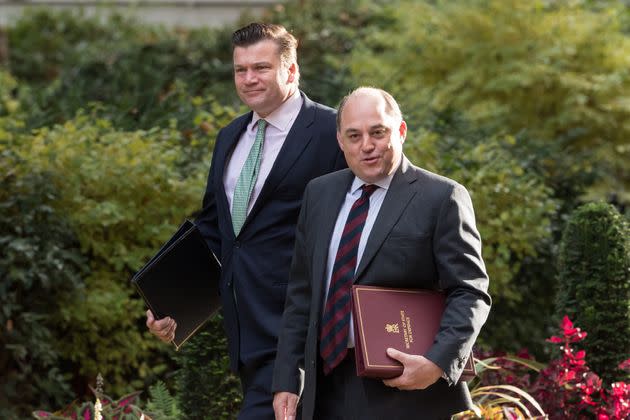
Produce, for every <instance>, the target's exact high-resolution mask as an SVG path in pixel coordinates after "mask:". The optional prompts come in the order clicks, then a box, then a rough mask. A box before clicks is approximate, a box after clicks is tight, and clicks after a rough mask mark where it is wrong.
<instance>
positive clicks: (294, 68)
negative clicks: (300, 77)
mask: <svg viewBox="0 0 630 420" xmlns="http://www.w3.org/2000/svg"><path fill="white" fill-rule="evenodd" d="M287 70H288V71H289V77H288V78H287V83H293V82H295V77H296V74H297V64H296V63H291V65H290V66H289V68H288V69H287Z"/></svg>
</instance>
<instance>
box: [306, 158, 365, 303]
mask: <svg viewBox="0 0 630 420" xmlns="http://www.w3.org/2000/svg"><path fill="white" fill-rule="evenodd" d="M353 179H354V174H353V173H352V172H350V171H349V170H344V178H343V180H342V181H340V182H337V183H335V185H334V187H333V188H330V189H329V190H328V191H330V193H329V194H327V195H325V196H324V197H320V198H318V201H321V202H322V203H326V204H325V205H323V206H321V207H322V212H321V214H319V215H318V217H317V218H316V223H314V224H313V226H310V227H309V228H310V229H312V232H314V234H315V237H316V240H315V248H314V251H313V261H312V264H313V265H312V270H313V284H312V289H313V297H314V298H315V301H317V302H321V301H322V299H323V296H324V288H325V287H326V268H327V266H328V249H329V248H330V241H331V238H332V235H333V230H334V229H335V223H336V222H337V217H338V215H339V210H340V209H341V206H342V205H343V202H344V200H345V197H346V193H347V192H348V189H349V188H350V184H351V183H352V180H353ZM319 310H321V308H318V311H319ZM318 313H319V312H318Z"/></svg>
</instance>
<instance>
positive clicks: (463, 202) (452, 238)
mask: <svg viewBox="0 0 630 420" xmlns="http://www.w3.org/2000/svg"><path fill="white" fill-rule="evenodd" d="M433 242H434V243H433V249H434V253H435V261H436V265H437V270H438V276H439V278H438V280H439V286H440V288H441V289H443V290H445V291H446V294H447V298H446V308H445V311H444V315H443V316H442V322H441V325H440V330H439V332H438V335H437V337H436V340H435V343H434V345H433V346H432V347H431V348H430V349H429V351H428V352H427V354H426V357H427V358H428V359H429V360H431V361H433V362H434V363H435V364H437V365H438V366H439V367H441V368H442V370H443V371H444V372H445V374H446V376H447V377H448V378H449V380H450V382H451V383H456V382H457V381H458V379H459V377H460V375H461V372H462V370H463V367H464V363H465V361H466V357H467V356H468V354H469V353H470V350H471V348H472V346H473V344H474V342H475V340H476V338H477V335H478V334H479V331H480V329H481V326H482V325H483V324H484V322H485V321H486V318H487V317H488V313H489V311H490V305H491V298H490V295H489V294H488V275H487V274H486V269H485V265H484V262H483V259H482V256H481V238H480V236H479V232H478V231H477V228H476V226H475V215H474V211H473V206H472V202H471V200H470V196H469V194H468V192H467V191H466V189H465V188H464V187H462V186H461V185H459V184H454V185H453V187H452V188H451V189H450V191H449V193H448V194H447V197H446V198H445V200H444V201H443V202H442V205H441V206H440V210H439V214H438V219H437V223H436V227H435V233H434V237H433Z"/></svg>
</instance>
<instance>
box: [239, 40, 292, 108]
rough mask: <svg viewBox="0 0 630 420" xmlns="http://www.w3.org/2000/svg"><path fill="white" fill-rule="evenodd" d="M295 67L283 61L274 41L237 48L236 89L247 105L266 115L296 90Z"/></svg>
mask: <svg viewBox="0 0 630 420" xmlns="http://www.w3.org/2000/svg"><path fill="white" fill-rule="evenodd" d="M296 70H297V65H296V64H295V63H292V64H290V65H287V64H283V63H282V60H281V59H280V54H279V53H278V46H277V45H276V43H275V42H274V41H272V40H263V41H260V42H257V43H256V44H253V45H250V46H247V47H235V48H234V83H235V85H236V92H237V93H238V96H239V97H240V98H241V100H242V101H243V102H244V103H245V105H247V106H248V107H249V108H250V109H252V110H254V111H256V112H257V113H258V115H260V116H261V117H263V118H264V117H266V116H267V115H269V114H271V113H272V112H273V111H275V110H276V108H278V107H279V106H280V105H281V104H282V103H283V102H284V101H285V100H286V99H287V98H288V97H289V96H290V95H291V94H292V93H293V89H294V87H295V83H294V80H295V76H296V74H295V73H296Z"/></svg>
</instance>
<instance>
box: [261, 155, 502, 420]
mask: <svg viewBox="0 0 630 420" xmlns="http://www.w3.org/2000/svg"><path fill="white" fill-rule="evenodd" d="M353 179H354V175H353V174H352V172H351V171H350V170H349V169H345V170H341V171H338V172H335V173H332V174H328V175H324V176H322V177H319V178H316V179H314V180H313V181H311V182H310V183H309V185H308V186H307V188H306V192H305V195H304V201H303V205H302V209H301V212H300V216H299V220H298V225H297V232H296V244H295V252H294V257H293V262H292V267H291V277H290V281H289V285H288V291H287V300H286V304H285V310H284V315H283V321H282V330H281V332H280V337H279V343H278V353H277V358H276V363H275V369H274V377H273V387H272V389H273V390H274V392H277V391H290V392H294V393H297V391H298V389H299V385H300V382H299V381H300V379H299V378H300V377H299V368H303V369H304V370H305V378H304V391H303V394H302V398H301V403H302V415H303V417H302V418H303V419H311V418H312V416H313V411H314V404H315V393H316V382H317V381H316V376H317V369H316V367H317V364H318V363H320V362H321V361H320V360H318V352H317V335H318V331H319V323H320V320H321V315H322V307H323V302H322V301H323V296H324V287H325V284H326V279H325V275H326V274H325V273H326V258H327V253H328V245H329V243H330V240H331V236H332V232H333V229H334V225H335V221H336V219H337V215H338V212H339V209H340V208H341V205H342V203H343V200H344V197H345V194H346V192H347V191H348V189H349V186H350V184H351V182H352V180H353ZM355 277H356V280H355V282H356V283H360V284H365V285H376V286H385V287H397V288H419V289H431V290H442V291H444V292H445V293H446V295H447V300H446V310H445V312H444V316H443V318H442V322H441V325H440V329H439V332H438V334H437V336H436V337H435V342H434V344H433V346H432V347H431V348H430V350H429V351H428V352H427V354H425V357H427V358H428V359H430V360H431V361H433V362H434V363H435V364H437V365H438V366H439V367H441V368H442V369H443V370H444V372H445V373H446V375H447V376H448V377H449V379H450V380H451V381H452V383H457V381H458V379H459V376H460V374H461V372H462V369H463V365H464V361H465V357H466V355H467V354H468V353H469V352H470V349H471V347H472V345H473V343H474V342H475V339H476V337H477V335H478V334H479V331H480V329H481V326H482V325H483V323H484V322H485V320H486V318H487V316H488V312H489V310H490V305H491V299H490V296H489V295H488V293H487V290H488V276H487V274H486V271H485V265H484V263H483V260H482V257H481V240H480V237H479V233H478V232H477V229H476V226H475V216H474V212H473V207H472V202H471V200H470V197H469V195H468V192H467V191H466V189H465V188H464V187H462V186H461V185H459V184H458V183H456V182H454V181H452V180H450V179H448V178H445V177H442V176H439V175H436V174H433V173H431V172H429V171H426V170H424V169H421V168H418V167H416V166H413V165H412V164H410V163H409V161H408V160H407V159H406V158H405V157H403V161H402V162H401V165H400V166H399V168H398V169H397V171H396V173H395V175H394V177H393V179H392V182H391V185H390V188H389V190H388V192H387V194H386V196H385V200H384V202H383V204H382V207H381V209H380V212H379V214H378V216H377V219H376V222H375V224H374V227H373V228H372V231H371V232H370V236H369V238H368V241H367V244H366V247H365V251H364V253H363V256H362V258H361V261H360V263H359V267H358V268H357V271H356V276H355ZM366 381H375V379H366ZM380 394H382V397H379V398H389V399H399V401H397V403H396V404H395V405H392V404H387V406H389V408H388V413H389V414H391V415H393V416H394V417H390V418H396V417H395V416H396V415H401V416H408V415H410V414H414V415H416V416H417V415H420V413H423V412H426V413H429V412H430V413H433V414H432V415H431V416H430V417H428V416H427V417H422V416H421V417H418V418H441V417H448V416H449V415H450V414H453V413H456V412H459V411H462V410H465V409H468V408H470V406H471V401H470V394H469V393H468V389H467V386H466V384H465V383H458V384H456V385H453V386H448V385H447V382H446V381H445V380H443V379H440V380H438V382H436V383H435V384H434V385H432V386H430V387H429V388H427V389H425V390H421V391H420V390H418V391H398V390H391V389H390V388H387V387H385V386H383V390H382V392H380ZM375 403H376V402H375ZM377 405H378V404H376V405H375V409H377ZM392 407H393V408H392ZM391 410H393V411H391ZM375 418H379V417H378V416H377V417H375ZM414 418H416V417H414Z"/></svg>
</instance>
